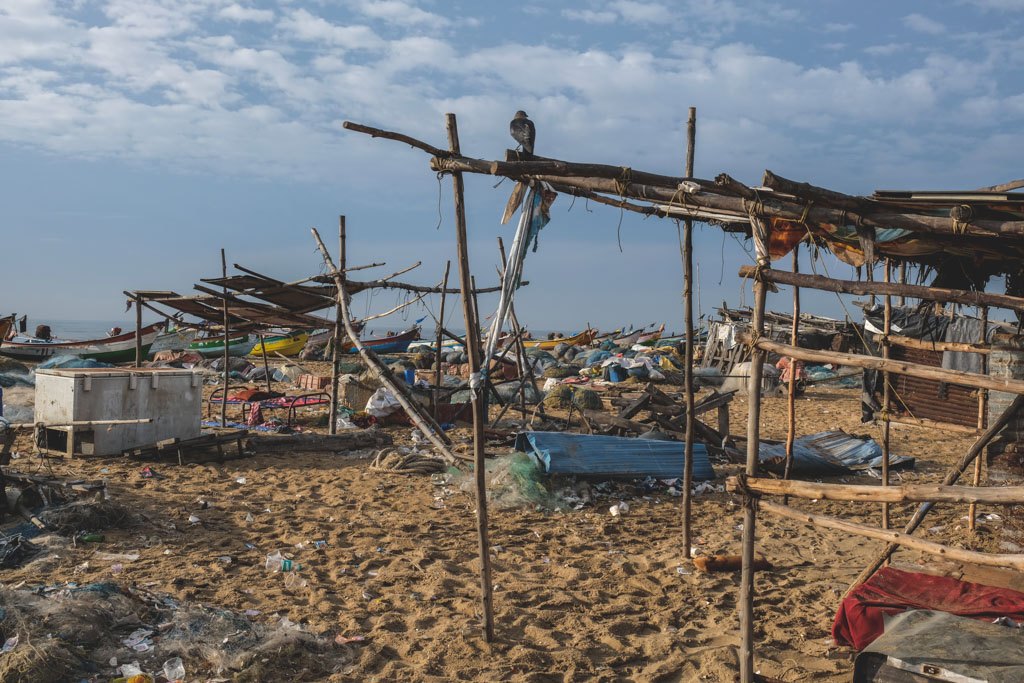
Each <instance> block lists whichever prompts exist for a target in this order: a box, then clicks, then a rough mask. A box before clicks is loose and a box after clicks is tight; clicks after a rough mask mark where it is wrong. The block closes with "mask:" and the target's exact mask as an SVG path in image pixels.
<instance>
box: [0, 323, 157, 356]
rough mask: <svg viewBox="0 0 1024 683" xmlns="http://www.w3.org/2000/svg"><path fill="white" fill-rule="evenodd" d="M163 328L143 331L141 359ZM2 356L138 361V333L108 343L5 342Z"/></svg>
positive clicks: (104, 341)
mask: <svg viewBox="0 0 1024 683" xmlns="http://www.w3.org/2000/svg"><path fill="white" fill-rule="evenodd" d="M162 328H163V325H162V324H156V325H150V326H148V327H143V328H142V356H143V358H145V356H146V355H147V354H148V353H149V349H150V347H151V346H153V342H154V341H155V340H156V338H157V336H158V335H159V334H160V330H161V329H162ZM0 354H2V355H4V356H7V357H8V358H16V359H18V360H27V361H35V362H40V361H44V360H46V359H47V358H51V357H53V356H64V355H68V356H78V357H79V358H89V359H92V360H98V361H101V362H103V363H126V362H129V361H133V360H135V332H134V331H132V332H129V333H127V334H119V335H117V336H116V337H108V338H105V339H87V340H83V341H69V340H60V339H56V340H51V341H41V340H34V341H29V340H27V339H26V341H18V340H17V339H15V340H12V341H5V342H4V343H3V346H0Z"/></svg>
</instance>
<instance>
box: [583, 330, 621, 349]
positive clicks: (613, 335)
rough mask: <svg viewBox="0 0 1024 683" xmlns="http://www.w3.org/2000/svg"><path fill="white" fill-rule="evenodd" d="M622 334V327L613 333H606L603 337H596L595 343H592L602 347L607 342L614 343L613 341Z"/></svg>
mask: <svg viewBox="0 0 1024 683" xmlns="http://www.w3.org/2000/svg"><path fill="white" fill-rule="evenodd" d="M620 334H622V328H621V327H620V328H618V329H616V330H612V331H611V332H605V333H604V334H602V335H599V336H596V337H594V339H593V341H591V342H590V343H591V344H594V345H595V346H600V345H601V344H603V343H605V342H606V341H612V340H613V339H615V338H616V337H618V336H619V335H620Z"/></svg>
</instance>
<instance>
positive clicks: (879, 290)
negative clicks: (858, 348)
mask: <svg viewBox="0 0 1024 683" xmlns="http://www.w3.org/2000/svg"><path fill="white" fill-rule="evenodd" d="M755 272H756V269H755V268H754V267H753V266H740V277H743V278H750V277H754V273H755ZM763 277H764V278H766V279H767V280H768V281H769V282H773V283H776V284H780V285H793V286H795V287H806V288H808V289H820V290H822V291H825V292H838V293H841V294H857V295H860V296H863V295H867V294H876V295H879V296H882V295H885V294H890V295H892V296H904V297H912V298H914V299H922V300H923V301H938V302H941V303H954V304H963V305H964V306H994V307H996V308H1005V309H1008V310H1011V311H1024V298H1021V297H1016V296H1010V295H1008V294H989V293H986V292H973V291H971V290H968V289H943V288H941V287H925V286H921V285H905V284H901V283H898V282H858V281H857V280H836V279H834V278H830V277H824V276H821V275H806V274H803V273H790V272H787V271H785V270H774V269H773V270H770V271H766V272H764V273H763Z"/></svg>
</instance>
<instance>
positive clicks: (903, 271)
mask: <svg viewBox="0 0 1024 683" xmlns="http://www.w3.org/2000/svg"><path fill="white" fill-rule="evenodd" d="M900 284H901V285H905V284H907V262H906V261H900ZM906 304H907V298H906V297H905V296H903V295H902V294H900V296H899V298H898V299H897V300H896V305H897V306H905V305H906Z"/></svg>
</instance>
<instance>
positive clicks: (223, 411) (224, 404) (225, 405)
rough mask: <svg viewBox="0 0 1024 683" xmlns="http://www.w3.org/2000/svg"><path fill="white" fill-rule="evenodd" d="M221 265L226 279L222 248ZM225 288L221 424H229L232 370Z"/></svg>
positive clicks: (225, 289)
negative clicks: (229, 363)
mask: <svg viewBox="0 0 1024 683" xmlns="http://www.w3.org/2000/svg"><path fill="white" fill-rule="evenodd" d="M220 266H221V274H222V275H223V277H224V279H225V280H226V279H227V277H228V259H227V257H226V256H225V255H224V250H223V249H221V250H220ZM223 289H224V301H223V309H224V356H223V358H224V400H223V401H222V402H221V404H220V426H221V427H227V426H228V379H229V378H230V374H231V373H230V370H229V368H228V360H229V358H230V354H228V286H227V285H226V284H225V285H224V286H223Z"/></svg>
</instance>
